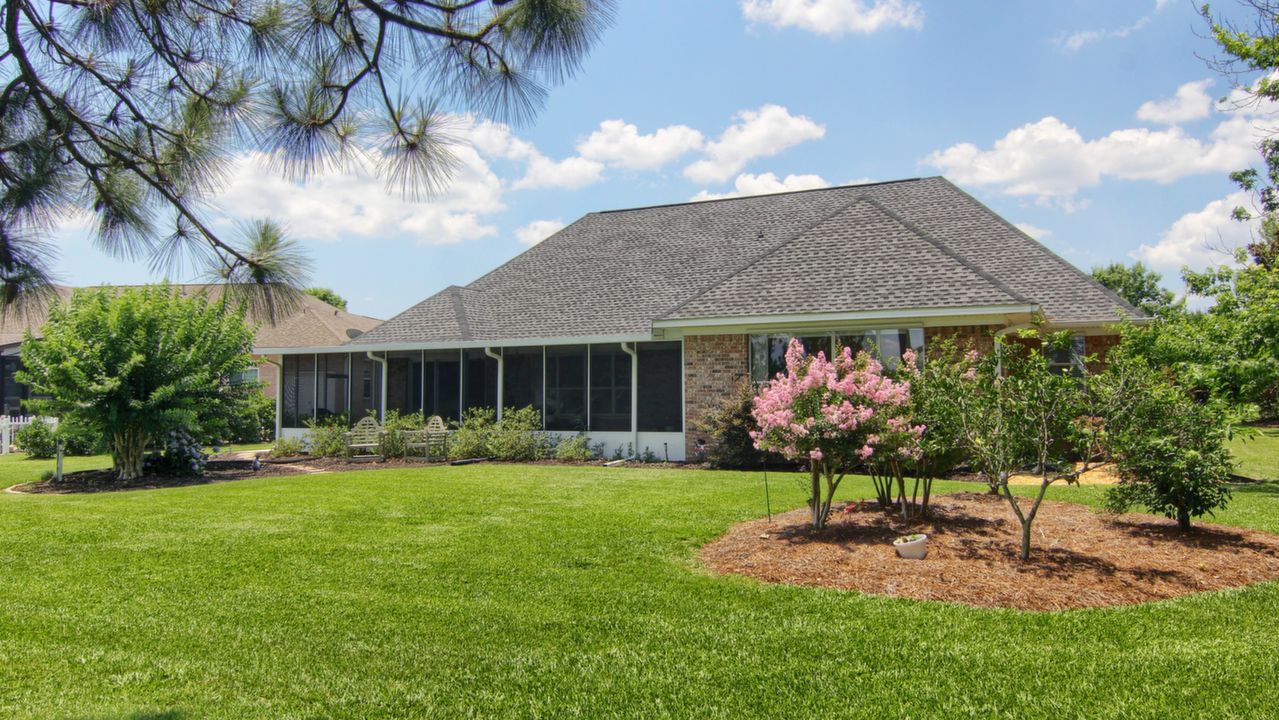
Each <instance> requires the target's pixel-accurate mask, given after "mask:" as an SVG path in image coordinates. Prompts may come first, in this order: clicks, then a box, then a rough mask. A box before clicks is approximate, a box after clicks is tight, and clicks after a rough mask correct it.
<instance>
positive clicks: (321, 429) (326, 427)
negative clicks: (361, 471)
mask: <svg viewBox="0 0 1279 720" xmlns="http://www.w3.org/2000/svg"><path fill="white" fill-rule="evenodd" d="M306 428H307V430H306V446H307V448H308V449H309V450H310V452H311V454H312V455H318V456H320V457H332V458H341V457H346V456H347V448H346V417H345V416H344V415H334V416H332V417H327V418H324V419H323V420H307V422H306ZM276 445H277V446H278V445H279V443H278V442H277V443H276Z"/></svg>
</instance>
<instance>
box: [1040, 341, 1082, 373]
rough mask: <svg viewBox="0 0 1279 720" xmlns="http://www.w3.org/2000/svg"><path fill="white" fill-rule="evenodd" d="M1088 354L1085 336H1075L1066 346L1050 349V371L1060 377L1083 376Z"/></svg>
mask: <svg viewBox="0 0 1279 720" xmlns="http://www.w3.org/2000/svg"><path fill="white" fill-rule="evenodd" d="M1085 353H1087V350H1086V345H1085V340H1084V336H1083V335H1074V336H1072V337H1071V338H1070V342H1069V343H1067V344H1066V345H1059V346H1057V347H1053V348H1049V349H1048V351H1047V353H1046V354H1047V357H1048V369H1049V370H1052V371H1053V372H1055V373H1058V374H1060V375H1067V374H1069V375H1082V374H1083V372H1084V355H1085Z"/></svg>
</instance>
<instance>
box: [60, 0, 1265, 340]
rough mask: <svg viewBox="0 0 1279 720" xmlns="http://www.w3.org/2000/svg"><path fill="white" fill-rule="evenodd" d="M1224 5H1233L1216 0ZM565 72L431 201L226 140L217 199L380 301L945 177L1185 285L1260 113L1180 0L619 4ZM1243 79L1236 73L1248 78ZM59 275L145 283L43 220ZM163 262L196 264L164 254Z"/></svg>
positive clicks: (1047, 236) (459, 130)
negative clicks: (655, 216)
mask: <svg viewBox="0 0 1279 720" xmlns="http://www.w3.org/2000/svg"><path fill="white" fill-rule="evenodd" d="M1219 4H1220V6H1221V9H1225V10H1231V7H1230V6H1229V5H1228V3H1226V2H1222V3H1219ZM616 10H617V12H616V18H615V22H614V24H613V25H612V27H611V28H610V29H609V30H608V31H607V32H606V33H605V34H604V36H603V37H602V39H601V40H600V42H599V44H598V45H597V46H596V47H595V49H594V50H593V51H592V52H591V54H590V56H589V57H588V58H587V59H586V61H585V63H584V66H583V68H582V70H581V72H579V73H578V74H577V75H576V76H574V77H573V78H571V79H569V80H568V81H567V82H565V83H563V84H561V85H559V86H556V87H554V88H552V89H551V90H550V93H549V95H548V97H547V101H546V103H545V106H544V107H543V108H542V109H541V111H540V112H538V114H537V115H536V116H535V117H534V118H533V119H532V120H531V121H529V122H527V123H525V124H523V125H519V126H511V125H507V124H504V123H499V122H493V121H491V120H487V119H485V118H482V117H477V116H474V115H470V114H462V112H461V110H462V109H456V110H457V112H458V114H456V115H455V116H453V117H452V121H451V122H452V128H451V130H450V132H451V134H453V135H454V136H455V137H456V138H457V140H458V142H457V144H456V145H455V146H454V148H453V151H454V153H455V155H456V156H457V159H458V161H459V169H458V171H457V172H456V173H455V175H454V176H453V178H452V182H451V184H450V186H449V188H448V189H447V190H446V191H445V192H443V193H442V194H440V195H439V196H437V197H434V198H432V199H430V200H427V201H421V202H413V201H408V200H405V199H403V198H401V197H400V196H398V195H396V194H388V193H387V192H386V190H385V189H384V187H383V185H382V183H381V181H380V180H378V179H376V178H372V177H368V176H365V175H362V174H360V173H358V172H354V171H349V172H348V173H347V174H342V173H339V172H336V171H335V172H330V173H328V174H325V175H320V176H313V177H311V178H308V179H307V180H306V181H305V182H295V181H290V180H286V179H283V178H281V177H280V176H278V175H277V174H275V173H273V172H272V171H271V170H269V169H268V168H266V167H265V164H264V163H263V162H262V157H261V156H260V155H258V154H256V153H254V152H251V151H245V152H243V153H242V154H240V155H238V156H237V157H236V158H235V159H234V162H233V163H232V164H231V171H230V173H229V175H228V177H227V179H226V182H225V187H224V189H223V191H222V192H221V193H220V194H219V196H218V197H217V198H215V199H214V204H215V207H216V209H217V210H216V216H215V221H214V222H215V226H216V227H218V228H219V229H224V230H226V231H229V232H233V230H234V228H235V227H236V226H237V224H240V223H243V222H245V221H247V220H250V219H254V218H260V217H272V218H275V219H276V220H279V221H281V222H282V223H283V224H284V225H285V227H286V228H287V230H288V232H289V234H290V235H291V236H292V237H294V238H296V239H298V240H300V241H301V242H302V243H303V245H304V247H305V249H306V251H307V252H308V253H309V254H310V256H311V258H312V260H313V263H314V266H315V270H314V274H313V281H314V284H316V285H322V286H327V287H331V288H333V289H334V290H336V291H337V292H338V293H339V294H341V295H343V296H344V297H346V298H347V299H348V300H349V303H350V305H349V309H350V310H351V311H353V312H357V313H362V314H367V315H372V316H374V317H380V318H389V317H391V316H393V315H395V314H397V313H399V312H401V311H403V310H405V309H407V308H408V307H410V306H411V305H413V304H414V303H416V302H418V301H420V300H422V299H424V298H426V297H428V296H430V295H432V294H434V293H435V292H437V291H439V290H440V289H442V288H444V287H446V286H448V285H451V284H459V285H462V284H466V283H468V282H470V281H472V280H474V279H475V278H477V277H479V276H480V275H482V274H484V273H485V272H487V271H489V270H491V269H492V268H494V267H496V266H497V265H498V264H500V263H501V262H503V261H505V260H507V259H509V258H511V257H513V256H515V255H516V254H518V253H520V252H523V251H525V250H527V249H528V248H529V247H530V246H531V245H532V244H535V243H536V242H539V241H541V240H542V239H544V238H545V237H547V236H548V235H550V234H551V233H553V232H554V231H555V230H557V229H558V228H560V227H562V226H563V225H565V224H567V223H571V222H572V221H574V220H575V219H577V218H579V217H581V216H582V215H584V214H586V213H589V212H593V211H597V210H608V209H615V208H625V207H637V206H644V205H653V204H663V203H677V202H686V201H691V200H700V199H707V198H713V197H724V196H729V195H733V194H758V193H765V192H778V191H782V190H793V189H807V188H814V187H822V186H827V185H843V184H850V183H859V182H868V181H879V180H894V179H900V178H910V177H920V176H928V175H944V176H946V177H947V178H949V179H950V180H952V181H953V182H955V183H956V184H958V185H959V186H960V187H963V188H964V189H965V190H967V191H969V192H970V193H972V194H973V195H975V196H976V197H977V198H978V199H980V200H981V201H983V202H985V203H986V204H988V205H989V206H991V207H992V208H993V209H994V210H995V211H996V212H998V213H1000V214H1001V215H1003V216H1004V217H1005V218H1006V219H1008V220H1009V221H1011V222H1013V223H1015V224H1017V225H1018V226H1019V227H1021V228H1022V229H1023V230H1025V231H1026V232H1028V233H1030V234H1031V235H1032V236H1034V237H1036V238H1037V239H1039V240H1040V241H1041V242H1043V243H1044V244H1046V245H1047V246H1048V247H1050V248H1051V249H1053V250H1054V251H1056V252H1057V253H1059V254H1060V255H1062V256H1063V257H1065V258H1066V259H1068V260H1070V261H1071V262H1073V263H1074V264H1076V265H1078V266H1080V267H1081V268H1084V269H1090V268H1092V267H1093V266H1095V265H1099V264H1106V263H1110V262H1115V261H1118V262H1125V263H1131V262H1133V261H1135V260H1142V261H1144V262H1145V263H1146V264H1147V265H1150V266H1152V267H1154V268H1155V269H1157V270H1159V271H1160V272H1162V273H1163V274H1164V281H1165V284H1166V285H1167V286H1168V287H1170V288H1173V289H1176V290H1179V289H1180V288H1181V284H1180V281H1179V279H1178V275H1179V272H1180V269H1181V267H1182V266H1184V265H1190V266H1192V267H1203V266H1206V265H1207V264H1209V263H1213V262H1222V261H1224V260H1225V259H1226V256H1225V255H1224V254H1222V252H1221V251H1220V248H1222V247H1230V246H1237V245H1239V244H1240V243H1242V242H1244V241H1246V240H1247V238H1248V233H1249V228H1248V227H1247V226H1245V225H1243V224H1240V223H1237V222H1233V221H1231V220H1230V217H1229V215H1230V211H1231V209H1232V208H1233V207H1235V206H1236V205H1239V204H1246V203H1247V200H1248V198H1247V197H1246V196H1243V195H1241V194H1240V193H1238V192H1237V188H1235V187H1234V186H1233V184H1232V183H1231V182H1230V181H1229V178H1228V174H1229V173H1230V172H1231V171H1233V170H1237V169H1240V168H1243V167H1247V166H1250V165H1254V164H1257V162H1258V160H1259V156H1258V153H1257V150H1256V145H1257V142H1258V140H1259V139H1260V138H1261V137H1262V135H1263V133H1264V131H1265V129H1266V127H1267V121H1268V119H1269V118H1268V116H1267V114H1266V113H1262V112H1259V111H1258V109H1256V108H1239V107H1236V103H1232V102H1229V101H1228V100H1227V101H1225V102H1223V99H1227V98H1228V96H1229V95H1230V94H1231V92H1232V83H1234V82H1236V79H1232V78H1228V77H1224V76H1222V75H1220V74H1218V73H1217V72H1216V71H1214V70H1213V69H1211V68H1210V67H1209V66H1208V64H1207V63H1206V62H1205V60H1204V58H1205V57H1210V56H1212V55H1213V53H1214V50H1215V48H1214V46H1213V44H1212V42H1211V41H1210V40H1209V39H1207V38H1206V37H1204V35H1205V27H1204V24H1203V20H1202V18H1200V17H1199V15H1198V14H1197V11H1196V4H1195V2H1192V1H1187V0H1162V1H1160V0H1124V1H1123V2H1115V1H1114V0H1077V1H1075V0H1060V1H1058V2H1052V3H1041V2H1035V3H1029V2H1018V3H1012V2H1007V0H991V1H989V2H986V1H979V0H967V1H966V2H963V3H957V2H951V1H945V0H740V1H739V0H696V2H690V0H617V8H616ZM1250 80H1251V79H1250V78H1242V79H1239V80H1238V81H1241V82H1249V81H1250ZM57 239H58V244H59V246H60V248H61V257H60V259H59V261H58V263H57V271H58V274H59V279H60V281H62V282H64V283H68V284H74V285H87V284H97V283H115V284H124V283H139V282H148V281H154V280H158V279H162V278H163V277H164V275H162V274H156V273H155V272H152V271H151V269H150V268H148V266H147V264H146V263H145V261H143V262H137V261H134V262H127V261H122V260H119V259H114V258H111V257H109V256H107V255H104V254H103V253H102V252H100V251H99V250H98V249H97V248H96V247H95V246H94V245H93V243H92V241H91V240H90V239H89V238H88V235H87V234H86V233H85V232H84V230H83V229H81V228H77V227H76V226H75V225H74V223H72V224H69V225H67V226H66V227H64V228H62V229H60V230H59V231H58V238H57ZM169 273H170V274H169V279H170V280H172V281H175V282H180V281H184V280H192V279H194V278H193V277H191V276H190V273H188V272H186V271H183V270H182V269H180V268H179V269H171V270H170V271H169Z"/></svg>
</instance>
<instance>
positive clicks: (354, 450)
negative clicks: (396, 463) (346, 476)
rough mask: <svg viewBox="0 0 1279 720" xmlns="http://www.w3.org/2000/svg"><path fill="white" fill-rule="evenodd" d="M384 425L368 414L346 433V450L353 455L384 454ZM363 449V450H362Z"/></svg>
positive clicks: (378, 455) (374, 455)
mask: <svg viewBox="0 0 1279 720" xmlns="http://www.w3.org/2000/svg"><path fill="white" fill-rule="evenodd" d="M381 447H382V426H380V425H378V424H377V418H375V417H373V416H372V415H367V416H365V417H364V418H362V419H361V420H360V421H359V422H357V423H355V427H353V428H351V430H350V432H348V433H347V434H346V450H347V453H348V454H349V455H350V456H351V457H377V458H381V457H382V455H381V453H380V452H379V450H380V449H381ZM361 451H362V452H361Z"/></svg>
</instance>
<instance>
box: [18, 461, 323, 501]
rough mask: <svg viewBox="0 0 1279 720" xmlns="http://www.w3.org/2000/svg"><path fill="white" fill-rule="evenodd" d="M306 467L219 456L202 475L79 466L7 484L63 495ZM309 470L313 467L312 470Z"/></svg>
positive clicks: (288, 472) (293, 472) (203, 482)
mask: <svg viewBox="0 0 1279 720" xmlns="http://www.w3.org/2000/svg"><path fill="white" fill-rule="evenodd" d="M307 472H308V469H305V468H301V467H296V466H293V465H286V464H275V463H262V467H261V468H259V469H258V470H254V469H253V461H252V460H219V459H216V458H214V459H211V460H209V463H208V465H207V466H206V467H205V471H204V474H203V475H199V476H190V475H160V474H147V475H143V476H142V477H140V478H138V479H136V480H130V481H127V482H121V481H119V480H117V479H116V476H115V471H114V470H111V469H110V468H107V469H103V470H79V471H76V472H69V473H65V474H64V475H63V476H62V481H61V482H55V481H54V480H53V479H49V480H41V481H39V482H33V483H23V484H21V485H14V486H13V487H11V488H9V490H10V491H12V492H24V493H33V494H36V495H41V494H54V495H66V494H74V493H97V492H117V491H121V490H155V489H158V488H167V487H185V486H188V485H207V484H209V483H218V482H230V481H232V480H245V479H248V478H253V477H272V476H279V475H305V474H307ZM312 472H313V471H312Z"/></svg>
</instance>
